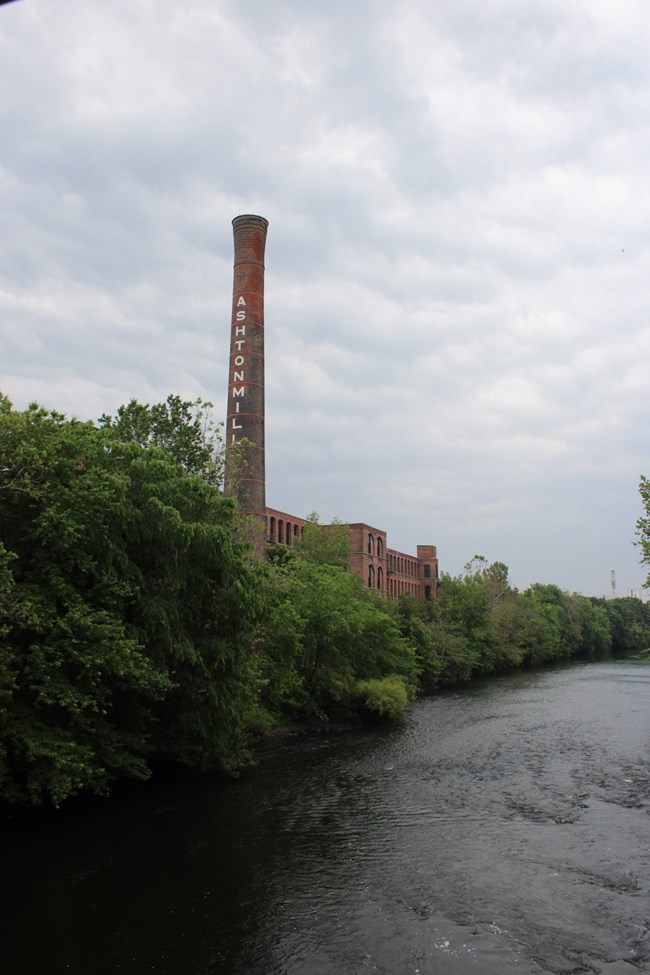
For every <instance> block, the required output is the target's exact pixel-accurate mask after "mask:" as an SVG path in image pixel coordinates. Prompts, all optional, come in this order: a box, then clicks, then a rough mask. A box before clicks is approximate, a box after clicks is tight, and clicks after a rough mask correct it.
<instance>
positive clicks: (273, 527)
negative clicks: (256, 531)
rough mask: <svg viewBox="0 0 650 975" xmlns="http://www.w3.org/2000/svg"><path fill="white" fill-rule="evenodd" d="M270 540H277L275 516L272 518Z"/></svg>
mask: <svg viewBox="0 0 650 975" xmlns="http://www.w3.org/2000/svg"><path fill="white" fill-rule="evenodd" d="M269 541H270V542H274V541H275V518H271V527H270V529H269Z"/></svg>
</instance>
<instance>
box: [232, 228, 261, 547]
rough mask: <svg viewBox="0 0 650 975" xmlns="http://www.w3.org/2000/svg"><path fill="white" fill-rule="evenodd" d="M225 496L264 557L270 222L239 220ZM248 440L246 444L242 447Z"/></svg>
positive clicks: (236, 248) (234, 229)
mask: <svg viewBox="0 0 650 975" xmlns="http://www.w3.org/2000/svg"><path fill="white" fill-rule="evenodd" d="M232 225H233V234H234V238H235V268H234V274H233V295H232V325H231V330H230V369H229V373H228V409H227V411H226V471H225V490H226V493H229V494H231V495H233V496H234V497H236V498H237V500H238V502H239V509H240V513H241V514H242V515H244V516H248V517H247V521H248V530H247V531H246V532H245V534H246V535H247V536H248V537H249V538H250V540H251V541H252V542H253V544H254V546H255V550H256V551H257V553H258V554H259V555H260V556H263V554H264V541H265V518H266V487H265V472H264V248H265V245H266V231H267V228H268V225H269V224H268V221H267V220H265V219H264V217H257V216H253V215H251V214H246V215H244V216H240V217H235V219H234V220H233V222H232ZM242 440H244V441H246V443H244V444H242V445H241V446H237V445H238V444H240V443H241V441H242Z"/></svg>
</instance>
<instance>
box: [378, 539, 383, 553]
mask: <svg viewBox="0 0 650 975" xmlns="http://www.w3.org/2000/svg"><path fill="white" fill-rule="evenodd" d="M383 554H384V543H383V542H382V540H381V538H377V557H378V558H381V557H382V555H383Z"/></svg>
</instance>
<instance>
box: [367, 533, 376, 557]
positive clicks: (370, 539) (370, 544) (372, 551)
mask: <svg viewBox="0 0 650 975" xmlns="http://www.w3.org/2000/svg"><path fill="white" fill-rule="evenodd" d="M374 554H375V540H374V538H373V537H372V535H371V534H370V532H368V555H374Z"/></svg>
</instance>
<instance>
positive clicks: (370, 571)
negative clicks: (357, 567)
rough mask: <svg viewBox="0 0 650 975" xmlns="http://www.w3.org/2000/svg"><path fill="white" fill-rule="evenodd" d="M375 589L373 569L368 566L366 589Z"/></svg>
mask: <svg viewBox="0 0 650 975" xmlns="http://www.w3.org/2000/svg"><path fill="white" fill-rule="evenodd" d="M374 588H375V568H374V566H372V565H369V566H368V589H374Z"/></svg>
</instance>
